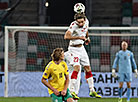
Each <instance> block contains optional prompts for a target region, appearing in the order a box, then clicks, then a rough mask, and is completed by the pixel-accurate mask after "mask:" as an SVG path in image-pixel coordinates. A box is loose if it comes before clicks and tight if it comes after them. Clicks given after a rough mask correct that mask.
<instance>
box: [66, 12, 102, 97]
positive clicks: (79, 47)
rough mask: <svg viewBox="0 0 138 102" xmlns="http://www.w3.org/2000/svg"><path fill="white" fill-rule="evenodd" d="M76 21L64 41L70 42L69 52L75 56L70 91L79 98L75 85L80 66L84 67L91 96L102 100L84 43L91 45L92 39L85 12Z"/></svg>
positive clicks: (77, 16) (76, 16)
mask: <svg viewBox="0 0 138 102" xmlns="http://www.w3.org/2000/svg"><path fill="white" fill-rule="evenodd" d="M74 19H75V21H73V22H72V23H71V25H70V26H69V28H68V30H67V31H66V33H65V35H64V39H68V40H70V43H69V47H68V51H69V52H70V53H71V54H73V59H72V61H73V72H72V75H71V80H70V85H71V88H70V91H71V93H72V96H73V98H75V97H78V96H77V95H76V93H75V87H74V85H75V84H76V83H77V77H78V72H79V71H80V66H82V67H83V68H84V70H85V77H86V80H87V82H88V85H89V89H90V93H89V95H90V96H92V97H96V98H101V96H100V95H98V94H97V93H96V92H95V89H94V83H93V75H92V72H91V67H90V62H89V57H88V55H87V52H86V50H85V48H84V46H83V44H84V43H85V44H86V45H88V44H89V43H90V39H89V37H88V26H89V21H88V19H87V18H86V16H85V13H83V12H82V13H76V14H75V16H74ZM78 99H79V98H78Z"/></svg>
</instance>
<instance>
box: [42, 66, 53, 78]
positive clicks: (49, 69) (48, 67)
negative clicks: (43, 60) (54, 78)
mask: <svg viewBox="0 0 138 102" xmlns="http://www.w3.org/2000/svg"><path fill="white" fill-rule="evenodd" d="M50 73H51V68H50V65H49V64H48V65H47V66H46V68H45V71H44V73H43V78H45V79H48V78H49V76H50Z"/></svg>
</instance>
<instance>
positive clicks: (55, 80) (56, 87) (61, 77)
mask: <svg viewBox="0 0 138 102" xmlns="http://www.w3.org/2000/svg"><path fill="white" fill-rule="evenodd" d="M51 57H52V61H50V62H49V64H48V65H47V66H46V68H45V71H44V73H43V77H42V83H43V84H44V85H45V86H46V87H48V91H49V94H50V96H51V97H52V102H63V101H66V102H73V99H72V95H71V94H70V92H69V89H68V84H69V72H68V67H67V64H66V63H65V62H64V61H63V60H64V50H63V49H62V48H56V49H54V50H53V53H52V55H51ZM47 79H48V81H47Z"/></svg>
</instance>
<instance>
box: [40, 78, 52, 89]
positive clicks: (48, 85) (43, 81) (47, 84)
mask: <svg viewBox="0 0 138 102" xmlns="http://www.w3.org/2000/svg"><path fill="white" fill-rule="evenodd" d="M42 83H43V84H44V85H45V86H46V87H48V88H49V89H50V90H52V91H53V90H54V88H53V87H52V86H51V85H50V84H49V83H48V82H47V81H46V80H45V79H44V78H42Z"/></svg>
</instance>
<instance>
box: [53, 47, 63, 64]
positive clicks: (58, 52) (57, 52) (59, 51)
mask: <svg viewBox="0 0 138 102" xmlns="http://www.w3.org/2000/svg"><path fill="white" fill-rule="evenodd" d="M51 57H52V60H53V61H59V60H63V59H64V50H63V48H56V49H54V50H53V53H52V55H51Z"/></svg>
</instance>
